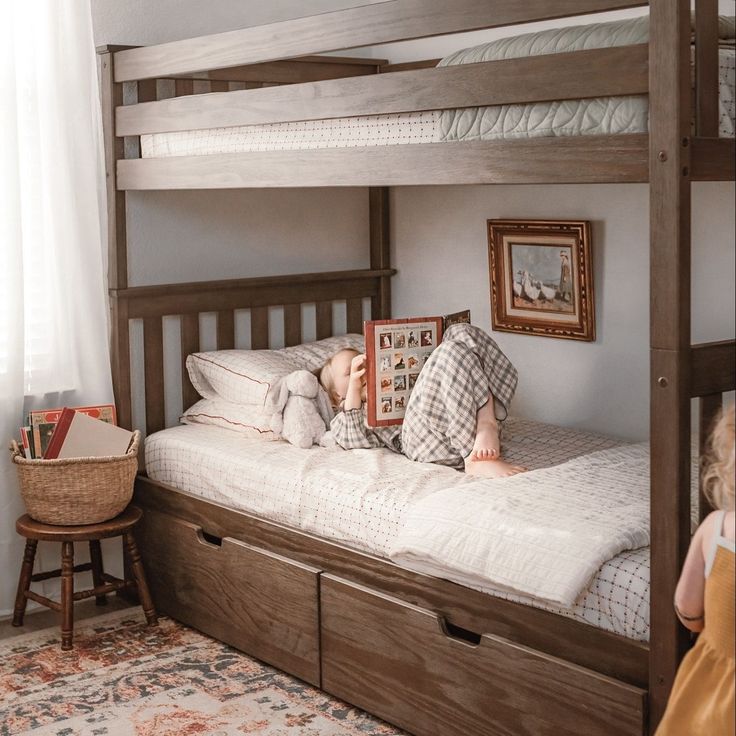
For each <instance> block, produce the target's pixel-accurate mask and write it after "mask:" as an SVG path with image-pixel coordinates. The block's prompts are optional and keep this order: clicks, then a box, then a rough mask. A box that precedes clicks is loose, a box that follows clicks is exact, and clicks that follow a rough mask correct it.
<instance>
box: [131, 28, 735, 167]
mask: <svg viewBox="0 0 736 736" xmlns="http://www.w3.org/2000/svg"><path fill="white" fill-rule="evenodd" d="M648 37H649V18H648V17H646V16H643V17H639V18H630V19H627V20H623V21H616V22H611V23H593V24H588V25H583V26H570V27H567V28H560V29H552V30H547V31H540V32H538V33H527V34H523V35H521V36H513V37H510V38H502V39H498V40H496V41H491V42H490V43H486V44H482V45H480V46H475V47H473V48H469V49H464V50H462V51H458V52H456V53H453V54H451V55H450V56H447V57H445V58H444V59H443V60H442V61H441V62H440V63H439V66H451V65H457V64H470V63H475V62H481V61H493V60H500V59H513V58H520V57H525V56H537V55H542V54H552V53H563V52H568V51H581V50H585V49H593V48H607V47H613V46H627V45H632V44H640V43H647V41H648ZM719 38H720V43H721V47H720V48H719V57H718V58H719V136H720V137H726V138H728V137H730V138H732V137H734V129H735V127H736V106H735V104H734V100H735V98H736V80H735V77H736V73H735V71H734V70H735V68H736V64H735V59H736V55H735V54H734V48H733V39H734V19H733V18H726V17H723V16H722V17H720V19H719ZM611 71H612V73H615V70H611ZM647 130H648V103H647V97H646V96H645V95H629V96H619V97H602V98H589V99H583V100H563V101H553V102H535V103H530V104H515V105H493V106H488V107H480V108H463V109H458V110H429V111H426V112H417V113H403V114H397V115H372V116H362V117H354V118H335V119H331V120H307V121H300V122H292V123H275V124H269V125H246V126H235V127H229V128H210V129H205V130H193V131H181V132H176V133H154V134H150V135H142V136H141V152H142V156H143V157H144V158H161V157H168V156H198V155H207V154H215V153H239V152H247V151H279V150H302V149H317V148H357V147H364V146H390V145H406V144H412V143H438V142H450V141H477V140H483V141H489V140H499V139H515V138H537V137H550V136H578V135H615V134H626V133H646V132H647Z"/></svg>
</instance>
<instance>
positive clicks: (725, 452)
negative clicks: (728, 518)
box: [703, 404, 736, 511]
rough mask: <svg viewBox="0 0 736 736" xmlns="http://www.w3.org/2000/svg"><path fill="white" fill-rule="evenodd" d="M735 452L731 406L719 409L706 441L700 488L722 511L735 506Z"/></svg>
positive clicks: (734, 432)
mask: <svg viewBox="0 0 736 736" xmlns="http://www.w3.org/2000/svg"><path fill="white" fill-rule="evenodd" d="M735 455H736V430H735V429H734V405H733V404H731V406H729V407H728V408H727V409H725V410H724V411H723V412H721V415H720V417H719V418H718V421H717V422H716V424H715V426H714V427H713V432H712V433H711V435H710V438H709V440H708V450H707V452H706V455H705V457H704V458H703V459H704V461H705V462H706V463H707V465H706V468H705V472H704V473H703V490H704V492H705V494H706V496H707V497H708V500H709V501H710V502H711V503H712V504H713V507H714V508H717V509H723V510H725V511H733V509H734V482H735V480H734V456H735Z"/></svg>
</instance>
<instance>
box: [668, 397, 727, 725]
mask: <svg viewBox="0 0 736 736" xmlns="http://www.w3.org/2000/svg"><path fill="white" fill-rule="evenodd" d="M710 445H711V452H710V458H709V466H708V469H707V471H706V473H705V475H704V479H703V483H704V487H705V489H706V492H707V493H708V494H709V496H710V499H711V502H712V504H713V506H714V507H715V508H717V509H718V511H714V512H713V513H711V514H710V515H709V516H707V517H706V519H705V520H704V521H703V523H702V524H701V525H700V526H699V527H698V530H697V531H696V532H695V535H694V536H693V539H692V542H691V543H690V549H689V551H688V553H687V557H686V559H685V564H684V565H683V568H682V574H681V575H680V580H679V582H678V583H677V589H676V591H675V611H676V613H677V616H678V617H679V619H680V621H682V624H683V626H685V627H687V628H688V629H690V631H696V632H701V633H700V636H699V637H698V641H697V643H696V644H695V646H694V647H693V648H692V649H691V650H690V651H689V652H688V653H687V654H686V655H685V658H684V659H683V660H682V663H681V664H680V669H679V670H678V672H677V677H676V678H675V683H674V685H673V687H672V693H671V694H670V700H669V703H668V704H667V710H666V711H665V714H664V717H663V718H662V721H661V722H660V724H659V728H658V729H657V732H656V736H680V735H681V736H691V735H694V734H709V735H711V734H712V736H727V734H728V735H733V734H734V733H736V715H735V713H734V659H735V657H736V652H735V651H734V649H735V645H734V598H735V597H736V595H735V591H734V587H735V586H734V559H735V558H736V555H735V554H734V552H735V550H736V548H735V547H734V456H735V455H736V433H735V431H734V407H733V404H732V405H731V407H730V408H729V409H728V410H727V411H726V412H724V413H723V415H722V417H721V418H720V420H719V421H718V423H717V424H716V427H715V429H714V430H713V435H712V437H711V441H710Z"/></svg>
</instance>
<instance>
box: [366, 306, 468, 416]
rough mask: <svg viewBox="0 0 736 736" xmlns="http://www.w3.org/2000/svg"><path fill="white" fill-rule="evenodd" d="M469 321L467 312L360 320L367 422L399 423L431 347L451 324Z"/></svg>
mask: <svg viewBox="0 0 736 736" xmlns="http://www.w3.org/2000/svg"><path fill="white" fill-rule="evenodd" d="M459 322H468V323H469V322H470V312H469V311H468V310H465V311H463V312H455V313H453V314H448V315H446V316H445V317H412V318H408V319H383V320H370V321H367V322H365V324H364V334H365V347H366V389H367V390H366V401H367V423H368V426H370V427H385V426H389V425H392V424H401V423H402V422H403V421H404V414H405V413H406V407H407V404H408V401H409V396H410V394H411V392H412V389H413V388H414V385H415V383H416V381H417V378H418V377H419V372H420V371H421V370H422V368H423V367H424V365H425V363H426V362H427V360H428V358H429V356H430V355H431V354H432V351H433V350H434V349H435V348H436V347H437V346H438V345H439V344H440V342H442V336H443V334H444V332H445V330H446V329H447V328H448V327H449V326H450V325H452V324H456V323H459Z"/></svg>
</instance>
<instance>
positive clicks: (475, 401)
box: [401, 324, 518, 468]
mask: <svg viewBox="0 0 736 736" xmlns="http://www.w3.org/2000/svg"><path fill="white" fill-rule="evenodd" d="M517 379H518V374H517V371H516V368H514V366H513V365H512V364H511V361H510V360H509V359H508V358H507V357H506V356H505V355H504V354H503V353H502V352H501V349H500V348H499V347H498V345H497V344H496V342H495V341H494V340H493V339H492V338H491V337H490V336H489V335H488V334H487V333H486V332H484V331H483V330H481V329H480V328H478V327H474V326H472V325H467V324H459V325H452V326H451V327H450V328H449V329H448V330H447V332H446V333H445V336H444V338H443V340H442V342H441V343H440V344H439V345H438V346H437V348H436V349H435V350H434V351H433V353H432V354H431V355H430V357H429V360H427V364H426V365H425V366H424V368H423V369H422V371H421V372H420V373H419V378H417V382H416V385H415V386H414V390H413V391H412V392H411V395H410V396H409V403H408V405H407V408H406V414H405V416H404V423H403V425H402V430H401V449H402V452H403V453H404V455H406V456H407V457H408V458H409V459H411V460H417V461H418V462H423V463H438V464H440V465H450V466H452V467H457V468H462V467H463V458H465V457H467V456H468V455H469V454H470V452H471V451H472V449H473V443H474V441H475V430H476V419H475V417H476V414H477V413H478V409H480V408H481V407H482V406H483V405H484V404H485V403H486V402H487V401H489V400H490V398H491V396H492V397H493V398H494V399H495V406H496V415H497V417H496V418H497V419H499V420H501V421H502V420H503V419H505V418H506V415H507V414H508V408H509V404H510V403H511V399H512V397H513V395H514V391H515V390H516V383H517ZM499 410H500V411H499ZM499 414H500V416H499Z"/></svg>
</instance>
